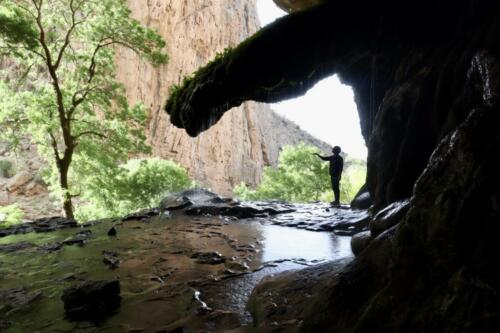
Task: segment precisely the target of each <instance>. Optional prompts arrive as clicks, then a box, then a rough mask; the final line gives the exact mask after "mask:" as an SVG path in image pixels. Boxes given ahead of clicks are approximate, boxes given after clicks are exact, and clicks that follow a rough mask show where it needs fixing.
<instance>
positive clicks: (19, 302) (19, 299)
mask: <svg viewBox="0 0 500 333" xmlns="http://www.w3.org/2000/svg"><path fill="white" fill-rule="evenodd" d="M41 297H42V292H41V291H36V290H35V291H28V290H26V289H25V288H24V287H17V288H13V289H8V290H2V291H0V313H5V312H11V311H16V310H20V309H23V308H25V307H27V306H29V305H30V304H32V303H33V302H35V301H37V300H39V299H40V298H41Z"/></svg>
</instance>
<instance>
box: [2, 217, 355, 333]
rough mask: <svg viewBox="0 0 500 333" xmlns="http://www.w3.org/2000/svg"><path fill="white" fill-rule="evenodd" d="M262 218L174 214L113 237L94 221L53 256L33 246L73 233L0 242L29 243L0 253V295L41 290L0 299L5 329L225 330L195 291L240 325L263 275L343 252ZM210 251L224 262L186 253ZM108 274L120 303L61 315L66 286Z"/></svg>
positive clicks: (341, 243)
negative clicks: (84, 238) (26, 299)
mask: <svg viewBox="0 0 500 333" xmlns="http://www.w3.org/2000/svg"><path fill="white" fill-rule="evenodd" d="M262 222H263V220H239V221H233V220H228V219H226V218H223V217H203V218H199V217H194V218H188V217H186V216H183V215H177V216H173V217H172V218H166V217H162V218H154V219H152V220H151V221H146V222H144V221H142V222H140V221H131V222H126V223H123V224H118V225H116V226H115V227H116V229H117V231H118V237H117V238H109V237H108V236H107V231H108V230H109V228H110V227H111V224H110V223H102V224H99V225H96V226H94V227H92V228H91V230H92V238H91V239H90V240H89V241H88V242H87V243H86V244H85V245H84V246H82V247H79V246H75V245H73V246H64V247H62V248H61V249H60V250H57V251H54V252H46V251H42V250H40V246H41V245H42V244H46V243H52V242H58V241H62V240H64V239H67V238H68V237H72V236H73V235H74V234H75V233H76V232H78V231H80V230H77V229H70V230H62V231H57V232H53V233H49V234H28V235H17V236H9V237H4V238H3V239H2V238H0V245H1V244H4V245H5V244H9V243H16V242H20V241H25V242H29V243H31V244H33V246H32V247H29V248H26V249H24V250H20V251H15V252H11V253H5V252H0V264H1V265H0V294H1V291H2V290H3V291H5V290H9V289H12V288H15V287H20V286H22V287H23V288H24V289H25V290H26V291H27V292H34V291H41V292H42V296H41V297H40V298H39V299H37V300H36V301H34V302H32V303H30V304H27V305H26V306H23V307H21V308H19V309H14V310H13V309H10V308H9V306H5V305H6V304H5V301H4V304H2V300H0V319H1V320H4V321H8V322H10V323H11V326H10V329H8V330H6V332H34V331H41V332H53V331H59V332H74V331H78V332H92V331H96V330H97V331H99V332H128V331H130V330H132V331H133V330H137V331H143V332H150V331H151V332H154V331H158V330H162V329H171V328H172V327H174V328H175V327H188V328H192V329H206V330H208V331H217V330H219V329H221V327H222V328H227V327H228V326H227V320H226V319H224V320H225V321H221V323H219V322H218V321H217V320H218V319H213V316H212V317H210V315H206V314H200V302H198V301H196V299H195V298H194V297H193V296H194V295H195V294H196V292H198V291H199V292H200V294H199V298H200V299H201V300H202V302H205V303H206V304H207V306H208V307H210V308H211V309H213V310H214V311H215V310H221V311H228V312H230V313H232V314H233V316H232V318H233V321H234V320H236V321H239V323H240V324H247V323H248V322H249V321H250V319H251V318H250V316H249V313H248V312H247V311H246V302H247V300H248V297H249V295H250V293H251V291H252V289H253V288H254V287H255V285H256V284H257V283H258V282H259V281H260V280H261V279H262V278H264V277H265V276H267V275H270V274H277V273H280V272H283V271H285V270H290V269H300V268H303V267H305V266H307V265H314V264H317V263H319V262H324V261H326V260H335V259H340V258H345V257H348V256H352V253H351V249H350V244H349V242H350V237H342V236H335V235H334V234H333V233H329V232H313V231H306V230H299V229H294V228H290V227H281V226H275V225H269V224H265V223H262ZM103 250H106V251H114V252H116V253H117V255H118V257H119V259H120V260H121V263H120V266H119V267H118V268H116V269H110V268H109V267H107V266H106V265H105V264H104V263H103V255H102V251H103ZM214 251H217V252H219V253H220V254H221V255H222V256H224V257H225V258H226V260H225V262H224V263H220V264H216V265H208V264H202V263H197V262H196V259H194V258H192V255H193V253H196V252H214ZM235 267H239V269H235ZM245 267H248V268H245ZM115 278H117V279H119V280H120V284H121V296H122V298H123V299H122V304H121V307H120V310H119V311H118V312H117V313H116V314H115V315H114V316H112V317H111V318H109V319H108V320H107V321H106V322H105V323H104V324H103V325H101V326H99V327H95V325H93V324H91V323H70V322H68V321H66V320H65V319H64V309H63V304H62V301H61V298H60V297H61V295H62V291H63V290H64V289H65V288H68V287H70V286H73V285H75V284H78V283H79V282H81V281H84V280H99V279H115ZM196 295H198V294H196ZM218 325H219V326H218ZM220 325H222V326H220ZM224 325H226V326H224ZM233 325H234V323H233Z"/></svg>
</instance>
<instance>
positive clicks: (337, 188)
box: [332, 177, 340, 205]
mask: <svg viewBox="0 0 500 333" xmlns="http://www.w3.org/2000/svg"><path fill="white" fill-rule="evenodd" d="M332 188H333V194H334V196H335V204H336V205H340V179H339V178H338V177H332Z"/></svg>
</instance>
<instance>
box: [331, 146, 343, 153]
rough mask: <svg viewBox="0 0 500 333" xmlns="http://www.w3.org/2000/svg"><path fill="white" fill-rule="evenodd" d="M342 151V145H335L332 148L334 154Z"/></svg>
mask: <svg viewBox="0 0 500 333" xmlns="http://www.w3.org/2000/svg"><path fill="white" fill-rule="evenodd" d="M341 151H342V149H340V147H339V146H335V147H333V148H332V153H333V154H334V155H338V154H340V152H341Z"/></svg>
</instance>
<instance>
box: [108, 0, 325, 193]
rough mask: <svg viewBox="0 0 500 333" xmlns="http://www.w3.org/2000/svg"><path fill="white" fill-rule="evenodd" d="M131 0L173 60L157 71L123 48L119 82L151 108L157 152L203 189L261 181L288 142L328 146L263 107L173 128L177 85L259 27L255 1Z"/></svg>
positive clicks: (252, 106) (222, 190) (221, 190)
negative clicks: (195, 129)
mask: <svg viewBox="0 0 500 333" xmlns="http://www.w3.org/2000/svg"><path fill="white" fill-rule="evenodd" d="M128 3H129V5H130V8H131V10H132V13H133V16H134V17H136V18H137V19H138V20H140V21H141V22H142V23H143V24H146V25H148V26H149V27H152V28H154V29H156V30H157V31H158V32H159V33H160V35H162V37H164V38H165V40H166V41H167V49H166V52H167V53H168V55H169V57H170V61H169V64H168V65H166V66H163V67H161V68H158V69H156V68H153V67H151V66H150V65H148V64H147V63H146V62H145V61H141V60H140V59H138V58H137V57H136V56H135V54H134V53H133V52H130V51H122V52H120V54H119V56H118V59H117V60H118V68H117V69H118V79H119V80H120V81H121V82H123V83H124V84H125V87H126V89H127V94H128V97H129V100H130V101H131V102H132V103H135V102H142V103H144V105H145V106H146V107H148V108H151V114H150V116H149V126H148V137H149V141H150V143H151V144H152V146H153V155H155V156H159V157H162V158H170V159H173V160H175V161H177V162H179V163H180V164H181V165H182V166H184V167H186V168H187V170H188V172H189V174H190V175H191V176H192V177H194V178H195V179H196V181H197V182H198V183H199V184H200V185H201V186H203V187H207V188H211V189H212V190H214V191H216V192H218V193H221V194H224V195H229V194H231V193H232V192H231V190H232V188H233V187H234V186H235V185H238V184H240V183H241V182H245V183H247V184H248V185H256V184H258V183H259V182H260V180H261V176H262V172H263V167H264V166H266V165H277V159H278V154H279V150H280V148H281V147H282V146H283V145H286V144H297V143H299V142H300V141H305V142H307V143H311V144H314V145H318V146H319V147H320V148H321V149H324V150H328V146H327V145H326V144H324V143H322V142H320V141H318V140H316V139H314V138H313V137H312V136H310V135H308V134H306V133H304V132H303V131H301V130H300V129H299V128H298V127H297V126H296V125H294V124H293V123H291V122H289V121H287V120H285V119H283V118H281V117H279V116H278V115H276V114H275V113H274V112H273V111H271V110H270V109H269V108H268V107H267V106H265V105H262V104H257V103H253V102H248V103H245V104H243V105H242V106H241V107H240V108H239V109H238V110H236V111H235V112H231V113H228V114H227V115H226V116H225V117H224V118H223V119H222V120H221V122H220V123H219V124H218V125H217V126H216V127H214V128H213V129H212V130H211V131H209V132H207V133H204V134H203V135H201V136H199V137H197V138H194V139H193V138H190V137H189V136H187V135H186V134H185V132H184V131H182V130H179V129H177V128H175V127H174V126H172V124H171V123H170V120H169V117H168V116H167V115H166V114H165V113H164V112H162V108H163V106H164V102H165V96H166V95H168V94H169V91H170V89H171V88H172V85H174V84H179V83H180V82H181V80H182V79H183V78H184V77H185V76H187V75H190V74H191V73H192V72H194V71H195V70H196V69H197V68H198V67H199V66H202V65H204V64H206V63H207V62H208V61H209V60H210V59H211V58H213V57H214V56H215V55H216V54H217V53H218V52H222V51H223V50H224V49H225V48H227V47H232V46H235V45H237V44H238V43H239V42H241V41H242V40H243V39H245V38H246V37H248V36H250V35H251V34H253V33H255V32H256V31H257V30H258V28H259V22H258V18H257V12H256V4H255V0H231V1H221V0H216V1H206V0H195V1H187V0H182V1H172V0H170V1H163V0H153V1H148V2H147V3H145V2H143V1H137V0H129V1H128Z"/></svg>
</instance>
